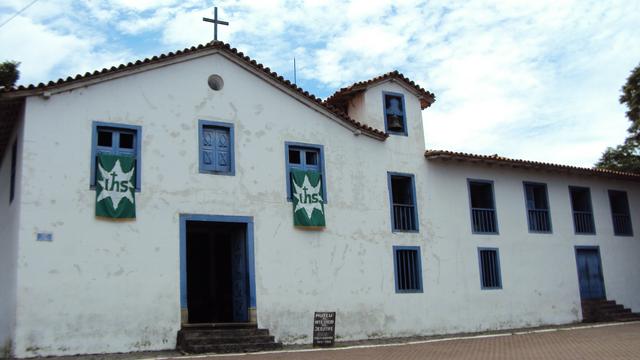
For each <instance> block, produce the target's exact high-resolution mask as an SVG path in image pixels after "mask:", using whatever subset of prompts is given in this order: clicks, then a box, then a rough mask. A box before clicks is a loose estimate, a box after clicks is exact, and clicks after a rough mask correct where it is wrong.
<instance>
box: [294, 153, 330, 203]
mask: <svg viewBox="0 0 640 360" xmlns="http://www.w3.org/2000/svg"><path fill="white" fill-rule="evenodd" d="M284 157H285V163H286V174H285V176H286V183H287V200H288V201H291V169H298V170H313V171H317V172H319V173H320V176H321V178H322V189H321V191H322V199H323V200H324V203H325V204H326V203H327V176H326V173H325V168H324V146H322V145H316V144H304V143H297V142H289V141H287V142H285V143H284Z"/></svg>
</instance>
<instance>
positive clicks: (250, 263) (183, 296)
mask: <svg viewBox="0 0 640 360" xmlns="http://www.w3.org/2000/svg"><path fill="white" fill-rule="evenodd" d="M187 221H203V222H218V223H241V224H246V225H247V236H246V241H245V245H246V255H247V272H248V274H249V308H250V309H255V308H256V281H255V255H254V254H255V253H254V247H253V217H252V216H228V215H199V214H180V308H181V309H183V310H184V309H187Z"/></svg>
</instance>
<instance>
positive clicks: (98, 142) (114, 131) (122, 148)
mask: <svg viewBox="0 0 640 360" xmlns="http://www.w3.org/2000/svg"><path fill="white" fill-rule="evenodd" d="M141 136H142V128H141V127H140V126H136V125H123V124H114V123H104V122H98V121H94V122H93V139H92V142H91V144H92V146H91V180H90V187H91V188H92V189H93V188H95V186H96V167H97V166H98V165H97V163H98V162H97V161H96V159H97V156H98V155H99V154H112V155H125V156H131V157H133V158H134V159H135V163H136V179H135V184H136V191H140V188H141V186H140V185H141V181H140V179H141V171H140V170H141V168H142V155H141V149H140V148H141V143H142V142H141Z"/></svg>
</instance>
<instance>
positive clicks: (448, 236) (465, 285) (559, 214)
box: [424, 161, 640, 331]
mask: <svg viewBox="0 0 640 360" xmlns="http://www.w3.org/2000/svg"><path fill="white" fill-rule="evenodd" d="M427 174H428V176H427V180H426V181H427V183H428V185H427V186H428V189H430V190H429V191H427V194H428V195H427V199H426V201H425V202H426V204H425V211H426V212H427V215H426V216H427V228H428V229H429V230H428V232H427V233H426V242H427V243H428V244H429V245H428V252H427V254H425V256H426V259H425V261H424V263H426V264H427V265H426V269H425V271H426V277H427V278H428V279H429V280H428V282H431V286H430V287H431V288H433V289H434V291H435V289H437V293H439V295H437V296H438V297H439V300H438V301H437V302H435V303H434V304H433V308H432V310H429V311H430V312H431V311H433V313H434V314H439V315H437V316H441V317H442V318H441V319H439V320H438V322H439V323H440V325H438V326H446V324H447V322H449V323H450V324H453V323H457V325H456V326H457V327H459V328H458V330H465V331H466V330H484V329H494V328H508V327H515V326H518V327H519V326H533V325H540V324H554V323H567V322H572V321H579V320H581V318H582V317H581V316H582V315H581V309H580V293H579V287H578V276H577V267H576V261H575V246H577V245H597V246H600V254H601V257H602V266H603V272H604V282H605V287H606V291H607V297H608V298H609V299H615V300H617V301H618V302H619V303H622V304H624V305H626V306H628V307H631V308H632V309H634V310H635V311H640V301H639V298H638V294H640V283H638V282H637V281H635V280H634V279H635V274H638V272H639V271H640V264H638V262H637V261H634V254H637V253H638V252H639V251H640V239H639V238H638V236H637V229H638V226H640V223H638V222H637V219H638V218H639V216H638V215H640V188H639V187H638V185H637V184H635V183H630V182H624V181H616V180H602V179H598V178H589V177H577V176H567V175H560V174H551V173H545V172H537V171H524V170H514V169H509V168H500V167H487V166H482V165H468V164H464V163H458V162H449V163H440V162H433V161H430V162H429V163H428V171H427ZM468 178H472V179H486V180H492V181H494V190H495V201H496V209H497V218H498V225H499V231H500V234H499V235H474V234H472V233H471V221H470V210H469V195H468V189H467V179H468ZM523 181H532V182H542V183H546V184H547V186H548V192H549V202H550V212H551V217H552V225H553V233H552V234H535V233H529V232H528V225H527V218H526V207H525V200H524V199H525V196H524V190H523V183H522V182H523ZM570 185H576V186H586V187H589V188H590V189H591V197H592V203H593V209H594V217H595V225H596V235H576V234H575V233H574V229H573V220H572V212H571V202H570V198H569V186H570ZM609 189H614V190H626V191H627V193H628V196H629V202H630V207H631V218H632V221H633V222H634V226H635V230H636V231H635V234H636V236H633V237H625V236H614V235H613V225H612V220H611V211H610V207H609V199H608V194H607V190H609ZM478 247H497V248H499V253H500V262H501V270H502V281H503V289H502V290H481V289H480V274H479V265H478V255H477V248H478ZM427 287H429V285H427ZM454 309H455V311H453V310H454Z"/></svg>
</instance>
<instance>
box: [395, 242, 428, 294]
mask: <svg viewBox="0 0 640 360" xmlns="http://www.w3.org/2000/svg"><path fill="white" fill-rule="evenodd" d="M393 267H394V270H395V281H396V292H397V293H417V292H422V265H421V263H420V247H419V246H394V247H393Z"/></svg>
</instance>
